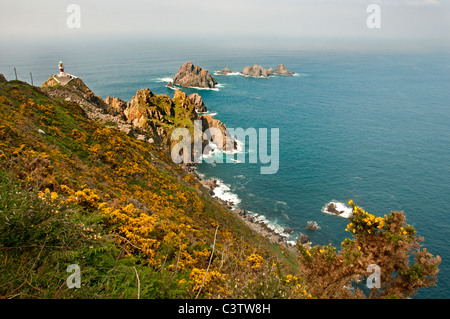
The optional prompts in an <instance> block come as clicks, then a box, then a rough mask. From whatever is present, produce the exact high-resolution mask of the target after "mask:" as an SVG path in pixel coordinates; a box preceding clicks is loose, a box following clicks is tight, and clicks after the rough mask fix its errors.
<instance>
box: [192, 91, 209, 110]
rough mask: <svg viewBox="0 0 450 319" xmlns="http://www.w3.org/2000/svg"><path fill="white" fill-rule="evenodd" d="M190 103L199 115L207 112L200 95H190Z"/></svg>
mask: <svg viewBox="0 0 450 319" xmlns="http://www.w3.org/2000/svg"><path fill="white" fill-rule="evenodd" d="M188 99H189V101H191V103H192V104H193V105H194V108H195V111H196V112H198V113H203V112H206V111H207V109H206V105H205V103H204V102H203V99H202V97H201V96H200V95H199V94H198V93H192V94H191V95H188Z"/></svg>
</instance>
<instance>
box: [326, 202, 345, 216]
mask: <svg viewBox="0 0 450 319" xmlns="http://www.w3.org/2000/svg"><path fill="white" fill-rule="evenodd" d="M326 211H327V212H329V213H331V214H335V215H340V214H342V213H343V212H344V211H343V210H337V207H336V204H335V203H330V204H328V206H327V208H326Z"/></svg>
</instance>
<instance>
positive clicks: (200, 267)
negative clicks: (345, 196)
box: [0, 81, 441, 298]
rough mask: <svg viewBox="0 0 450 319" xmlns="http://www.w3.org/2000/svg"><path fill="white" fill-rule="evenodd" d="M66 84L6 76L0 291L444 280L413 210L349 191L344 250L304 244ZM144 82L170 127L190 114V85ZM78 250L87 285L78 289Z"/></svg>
mask: <svg viewBox="0 0 450 319" xmlns="http://www.w3.org/2000/svg"><path fill="white" fill-rule="evenodd" d="M67 88H68V89H70V88H71V86H68V87H67ZM56 89H57V90H58V94H54V95H51V93H55V92H53V91H54V90H53V91H52V90H46V89H40V88H37V87H32V86H30V85H28V84H26V83H23V82H19V81H10V82H3V83H0V265H1V268H0V298H197V297H198V298H310V297H313V298H366V297H369V298H409V297H411V296H413V295H414V294H415V293H416V291H417V290H418V289H420V288H425V287H429V286H433V285H435V284H436V282H437V274H438V272H439V268H438V266H439V264H440V262H441V259H440V257H439V256H434V255H432V254H431V253H430V252H428V251H427V250H426V249H425V248H422V245H421V244H420V242H421V241H423V238H422V237H420V236H419V235H418V234H417V233H416V230H415V229H414V227H413V226H411V225H408V224H407V223H406V217H405V216H404V214H403V212H391V213H390V214H386V215H384V217H381V216H378V217H377V216H374V215H372V214H369V213H368V212H365V211H364V210H362V209H361V208H359V207H357V206H356V205H355V204H354V203H353V202H352V201H350V202H349V205H351V206H352V208H353V215H352V216H351V217H350V218H349V219H350V223H349V224H348V225H347V229H346V230H347V231H348V232H349V234H350V236H349V237H350V238H347V239H345V240H344V241H343V242H342V243H341V247H340V250H338V249H337V248H336V247H333V246H331V245H325V246H320V245H317V246H314V247H310V245H309V244H306V245H301V244H298V245H297V248H298V252H297V253H295V252H293V251H291V250H287V249H286V248H284V246H281V245H279V244H276V243H272V242H270V241H269V240H268V238H265V237H261V236H260V235H258V234H256V233H255V232H254V231H253V230H252V229H250V228H249V227H248V226H247V225H246V224H245V223H244V222H243V220H241V219H240V217H238V216H237V215H235V214H234V213H232V212H231V211H230V210H228V209H227V208H225V207H224V206H222V205H221V204H219V203H218V201H216V200H215V199H213V198H212V197H211V195H210V194H209V191H208V190H207V189H205V188H203V186H202V185H201V184H200V183H199V181H198V180H197V179H196V178H195V177H194V176H193V175H191V174H190V173H189V172H187V171H185V170H183V169H182V168H181V167H180V166H179V165H175V164H174V163H173V162H172V160H171V158H170V157H169V156H168V155H167V148H166V147H164V143H161V144H157V145H160V146H161V147H163V148H159V146H155V145H153V144H150V143H148V142H145V141H141V140H138V139H135V138H134V137H132V135H133V134H126V133H124V132H122V131H121V130H119V129H116V128H109V127H106V126H104V125H102V124H100V123H99V122H97V121H95V120H92V119H90V118H88V114H87V113H86V112H85V111H84V109H83V108H81V107H80V105H79V104H77V103H76V102H68V101H66V99H67V96H66V95H65V94H64V93H65V92H64V90H65V87H57V88H56ZM43 90H46V92H47V93H44V91H43ZM87 92H88V93H89V94H87V96H88V98H90V99H91V100H93V101H94V100H96V99H97V98H92V96H93V93H92V92H91V91H90V90H89V91H87ZM139 92H141V93H142V94H143V95H142V96H144V97H147V98H148V99H147V102H145V101H144V100H143V101H138V103H136V105H135V106H136V109H135V111H136V113H135V114H136V115H137V117H136V118H138V119H140V118H142V117H140V114H144V113H145V114H146V116H147V117H149V118H144V119H145V121H147V122H144V125H143V127H145V125H146V124H148V121H153V120H154V119H153V117H152V114H153V115H154V116H156V117H157V118H159V119H160V123H156V124H164V125H165V128H166V129H167V130H168V131H170V130H171V129H172V127H171V126H170V124H171V123H177V125H182V124H183V123H184V124H185V125H186V126H189V125H190V124H189V122H188V121H187V119H190V118H191V117H190V116H191V115H190V114H192V112H193V109H192V107H191V105H190V104H189V103H188V102H186V103H184V102H183V101H185V100H186V99H185V96H184V95H183V96H181V95H180V93H178V97H177V98H175V99H173V100H171V99H170V98H167V99H165V98H164V99H162V100H159V98H156V97H154V96H153V95H150V93H148V92H147V93H146V91H145V90H143V91H142V90H141V91H138V93H139ZM72 93H73V92H72ZM144 93H145V94H144ZM83 94H84V93H83ZM138 95H139V94H138ZM50 96H53V97H50ZM72 96H74V97H75V98H77V99H78V101H84V99H86V97H85V96H84V95H77V94H76V95H72ZM98 99H99V98H98ZM177 99H181V100H177ZM169 100H170V101H169ZM149 101H150V102H151V103H150V102H149ZM158 101H160V102H161V103H163V102H164V101H166V102H167V103H165V104H163V105H159V104H158V103H159V102H158ZM141 102H142V103H141ZM181 102H183V103H181ZM144 104H145V105H147V106H150V107H144V106H145V105H144ZM169 104H170V108H169V107H168V105H169ZM97 106H98V105H96V104H95V103H94V104H93V105H92V107H94V108H95V107H97ZM172 107H173V108H174V111H173V113H172ZM141 108H142V112H141V111H140V110H141ZM158 109H164V112H163V113H164V114H166V115H170V114H172V115H171V116H169V117H165V118H164V116H162V113H161V112H156V113H155V112H154V111H155V110H158ZM91 115H92V114H91ZM150 118H151V119H150ZM152 123H154V122H152ZM173 125H175V124H173ZM154 127H155V128H157V127H158V126H157V125H155V126H154ZM149 131H150V130H149ZM149 131H147V132H149ZM150 132H151V131H150ZM149 134H151V133H149ZM73 264H75V265H78V266H79V269H80V271H81V286H80V288H72V289H70V288H69V286H68V285H67V283H66V280H67V279H68V278H69V276H71V273H68V272H67V268H68V266H69V265H73ZM370 269H375V270H376V269H378V270H379V272H378V273H372V272H371V271H369V270H370ZM373 276H375V278H376V283H377V285H376V286H374V283H373V282H372V285H371V284H370V282H369V279H370V278H373ZM377 276H378V277H377ZM370 280H372V279H370ZM365 283H366V285H365Z"/></svg>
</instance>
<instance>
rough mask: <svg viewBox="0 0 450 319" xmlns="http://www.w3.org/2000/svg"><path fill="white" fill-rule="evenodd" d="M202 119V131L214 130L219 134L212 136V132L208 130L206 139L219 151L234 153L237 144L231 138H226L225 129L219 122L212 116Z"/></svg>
mask: <svg viewBox="0 0 450 319" xmlns="http://www.w3.org/2000/svg"><path fill="white" fill-rule="evenodd" d="M201 119H202V128H203V130H204V131H205V130H207V129H215V130H219V131H220V133H221V134H217V135H214V134H213V133H211V132H213V130H210V134H209V135H208V139H209V140H211V141H212V142H213V143H214V144H216V145H217V147H218V148H219V149H222V150H227V151H234V150H236V149H237V142H236V140H234V139H233V138H229V137H228V136H227V128H226V126H225V124H223V123H222V122H221V121H219V120H217V119H215V118H214V117H213V116H212V115H204V116H202V117H201Z"/></svg>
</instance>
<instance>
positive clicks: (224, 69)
mask: <svg viewBox="0 0 450 319" xmlns="http://www.w3.org/2000/svg"><path fill="white" fill-rule="evenodd" d="M230 73H231V70H230V69H229V68H223V69H222V70H220V71H217V74H219V75H228V74H230Z"/></svg>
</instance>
